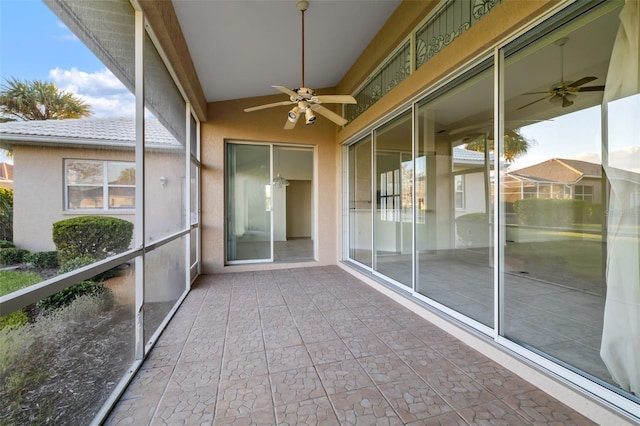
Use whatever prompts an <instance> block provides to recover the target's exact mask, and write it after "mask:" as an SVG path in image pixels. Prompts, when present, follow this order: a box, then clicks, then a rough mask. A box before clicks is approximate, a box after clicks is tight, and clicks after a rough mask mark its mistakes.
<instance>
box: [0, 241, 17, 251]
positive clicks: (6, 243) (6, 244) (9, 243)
mask: <svg viewBox="0 0 640 426" xmlns="http://www.w3.org/2000/svg"><path fill="white" fill-rule="evenodd" d="M15 246H16V245H15V244H13V242H12V241H7V240H0V249H3V248H13V247H15Z"/></svg>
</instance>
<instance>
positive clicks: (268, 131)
mask: <svg viewBox="0 0 640 426" xmlns="http://www.w3.org/2000/svg"><path fill="white" fill-rule="evenodd" d="M318 93H320V94H322V93H333V89H326V90H318ZM283 98H284V95H282V94H277V95H273V96H262V97H256V98H244V99H235V100H231V101H223V102H213V103H209V104H208V116H207V121H206V122H203V123H202V124H201V154H202V155H201V158H202V189H201V191H202V195H201V197H202V272H203V273H205V274H208V273H219V272H227V271H238V270H244V269H247V270H248V269H251V270H255V269H256V268H264V269H272V268H283V267H291V266H292V265H293V266H308V263H306V262H299V263H296V264H286V263H277V264H275V263H273V264H252V265H246V266H245V265H234V266H225V264H224V262H225V253H224V247H225V244H224V241H225V238H226V235H225V228H224V227H225V222H226V220H225V208H224V173H225V171H224V167H225V164H224V145H225V141H227V140H233V141H246V142H256V143H263V142H268V143H276V144H278V145H287V144H295V145H305V146H309V147H312V148H314V149H315V160H314V161H315V168H316V171H315V174H316V176H315V177H314V179H313V181H314V189H315V194H314V196H315V200H322V202H321V203H318V202H317V201H315V202H314V205H316V206H317V207H316V211H315V212H314V217H316V218H317V221H316V223H315V224H314V226H316V227H317V228H316V229H318V230H323V229H324V230H327V229H331V230H333V229H334V228H335V224H336V223H337V222H338V215H339V211H340V210H339V207H338V199H339V194H338V190H337V177H336V173H337V170H338V169H336V162H337V161H338V160H337V152H338V149H337V145H336V142H335V135H336V128H335V125H334V124H333V123H332V122H331V121H329V120H327V119H325V118H324V117H319V118H318V120H317V121H316V123H315V124H314V125H312V126H306V125H305V124H304V123H303V122H301V121H300V122H298V124H297V126H296V127H295V128H294V129H293V130H284V129H283V126H284V124H285V120H286V117H287V111H288V110H287V108H286V107H276V108H269V109H265V110H260V111H255V112H250V113H247V112H244V111H243V109H244V108H247V107H251V106H255V105H261V104H266V103H271V102H278V101H281V100H283ZM306 172H307V173H308V170H307V171H306ZM297 175H298V173H297V172H293V170H292V174H291V175H290V176H291V178H295V177H296V176H297ZM285 177H287V179H290V178H289V176H287V175H285ZM319 235H320V237H319V238H318V241H317V242H316V244H317V257H316V258H317V259H318V260H317V262H314V264H316V265H317V264H321V265H328V264H335V262H336V261H337V256H338V254H337V249H336V246H337V242H336V241H337V233H335V232H326V231H325V232H320V233H319Z"/></svg>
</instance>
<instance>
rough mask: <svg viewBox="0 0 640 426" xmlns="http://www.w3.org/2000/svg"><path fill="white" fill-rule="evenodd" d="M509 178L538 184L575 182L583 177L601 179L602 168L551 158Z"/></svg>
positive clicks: (598, 165) (519, 171)
mask: <svg viewBox="0 0 640 426" xmlns="http://www.w3.org/2000/svg"><path fill="white" fill-rule="evenodd" d="M509 175H511V176H518V177H523V178H527V179H531V180H536V181H540V182H543V181H544V182H565V183H571V182H576V181H578V180H579V179H580V178H582V177H585V176H590V177H601V176H602V166H601V165H600V164H597V163H590V162H587V161H580V160H568V159H564V158H551V159H549V160H547V161H543V162H542V163H538V164H534V165H533V166H529V167H524V168H522V169H519V170H514V171H512V172H510V173H509Z"/></svg>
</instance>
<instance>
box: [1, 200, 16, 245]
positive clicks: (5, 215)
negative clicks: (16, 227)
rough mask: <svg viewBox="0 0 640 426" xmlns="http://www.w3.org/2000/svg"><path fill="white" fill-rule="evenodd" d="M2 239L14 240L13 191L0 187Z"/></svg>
mask: <svg viewBox="0 0 640 426" xmlns="http://www.w3.org/2000/svg"><path fill="white" fill-rule="evenodd" d="M0 240H7V241H13V191H12V190H11V189H6V188H0Z"/></svg>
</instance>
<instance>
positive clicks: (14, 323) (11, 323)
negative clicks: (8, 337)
mask: <svg viewBox="0 0 640 426" xmlns="http://www.w3.org/2000/svg"><path fill="white" fill-rule="evenodd" d="M28 321H29V317H27V314H26V313H25V312H24V311H22V310H19V311H14V312H11V313H10V314H9V315H5V316H3V317H0V330H2V329H3V328H19V327H22V326H23V325H25V324H26V323H27V322H28Z"/></svg>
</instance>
